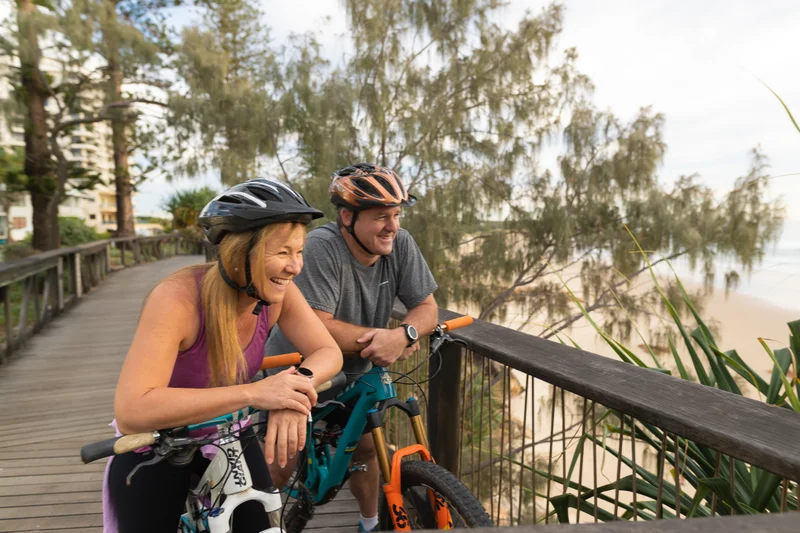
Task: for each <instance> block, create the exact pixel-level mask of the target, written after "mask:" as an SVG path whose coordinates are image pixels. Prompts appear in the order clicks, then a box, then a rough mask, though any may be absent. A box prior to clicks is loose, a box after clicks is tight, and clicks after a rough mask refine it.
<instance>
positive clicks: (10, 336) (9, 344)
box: [0, 285, 14, 363]
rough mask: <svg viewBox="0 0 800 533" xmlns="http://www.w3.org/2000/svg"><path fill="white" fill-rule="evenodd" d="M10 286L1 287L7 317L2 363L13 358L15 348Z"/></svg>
mask: <svg viewBox="0 0 800 533" xmlns="http://www.w3.org/2000/svg"><path fill="white" fill-rule="evenodd" d="M8 287H9V286H8V285H6V286H4V287H0V291H2V293H3V308H4V312H5V316H6V353H5V355H0V363H5V362H6V360H8V359H10V358H11V350H12V349H13V347H14V325H13V324H12V323H11V296H10V294H9V293H10V292H11V291H9V290H8Z"/></svg>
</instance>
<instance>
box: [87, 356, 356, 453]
mask: <svg viewBox="0 0 800 533" xmlns="http://www.w3.org/2000/svg"><path fill="white" fill-rule="evenodd" d="M284 355H287V356H295V355H299V354H284ZM278 357H281V356H278ZM346 381H347V376H346V375H345V373H344V372H339V373H338V374H336V375H335V376H333V377H332V378H331V379H329V380H328V381H326V382H325V383H322V384H321V385H319V386H318V387H315V389H316V391H317V392H325V391H326V390H328V389H331V388H333V387H338V386H340V385H343V384H344V383H345V382H346ZM245 409H248V408H245ZM246 414H247V413H245V415H246ZM245 415H242V416H245ZM214 420H216V419H214ZM159 436H160V435H159V433H158V432H157V431H151V432H149V433H134V434H132V435H123V436H121V437H114V438H111V439H106V440H102V441H99V442H93V443H91V444H87V445H85V446H84V447H82V448H81V460H82V461H83V462H84V463H91V462H92V461H97V460H98V459H102V458H104V457H110V456H112V455H119V454H123V453H128V452H132V451H134V450H138V449H139V448H144V447H145V446H152V445H153V444H155V443H156V441H157V440H158V438H159Z"/></svg>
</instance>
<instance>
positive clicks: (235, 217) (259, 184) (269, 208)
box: [197, 178, 323, 245]
mask: <svg viewBox="0 0 800 533" xmlns="http://www.w3.org/2000/svg"><path fill="white" fill-rule="evenodd" d="M322 216H323V213H322V211H320V210H318V209H314V208H313V207H311V206H310V205H309V204H308V202H307V201H306V199H305V198H303V196H302V195H301V194H300V193H298V192H296V191H294V190H292V188H291V187H289V186H288V185H286V184H284V183H281V182H279V181H275V180H271V179H267V178H257V179H253V180H250V181H246V182H244V183H240V184H238V185H234V186H233V187H231V188H230V189H228V190H227V191H225V192H223V193H222V194H220V195H219V196H217V197H216V198H214V199H213V200H211V201H210V202H209V203H208V204H207V205H206V206H205V207H204V208H203V210H202V211H201V212H200V216H199V217H198V219H197V223H198V224H199V225H200V227H202V228H203V231H204V232H205V235H206V238H207V239H208V241H209V242H210V243H211V244H214V245H217V244H219V243H220V242H221V241H222V238H223V237H224V236H225V235H226V234H228V233H242V232H245V231H252V230H255V229H259V228H263V227H264V226H267V225H269V224H277V223H279V222H301V223H303V224H308V223H309V222H311V221H312V220H314V219H316V218H320V217H322Z"/></svg>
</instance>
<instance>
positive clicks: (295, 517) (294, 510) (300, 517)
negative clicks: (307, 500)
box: [283, 501, 311, 533]
mask: <svg viewBox="0 0 800 533" xmlns="http://www.w3.org/2000/svg"><path fill="white" fill-rule="evenodd" d="M310 519H311V516H310V515H309V513H308V509H307V508H306V506H305V505H303V504H302V503H300V501H295V502H294V504H292V506H291V507H290V508H289V510H288V511H287V512H286V517H285V518H284V520H283V521H284V526H285V527H286V533H300V532H301V531H303V530H304V529H305V528H306V525H307V524H308V521H309V520H310Z"/></svg>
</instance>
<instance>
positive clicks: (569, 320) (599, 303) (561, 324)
mask: <svg viewBox="0 0 800 533" xmlns="http://www.w3.org/2000/svg"><path fill="white" fill-rule="evenodd" d="M687 253H689V251H688V250H681V251H680V252H676V253H674V254H672V255H670V256H667V257H662V258H661V259H658V260H657V261H654V262H652V263H650V264H649V265H645V266H643V267H642V268H640V269H639V270H637V271H636V272H634V273H633V274H631V275H630V276H628V277H627V279H623V280H621V281H618V282H617V283H615V284H614V285H612V286H611V287H609V288H608V289H606V290H604V291H603V292H602V293H600V296H598V297H597V299H596V300H595V302H594V303H593V304H592V305H590V306H588V307H586V308H585V309H586V312H587V313H589V312H592V311H595V310H597V309H600V308H602V307H611V305H610V304H608V305H607V304H606V303H605V299H606V298H607V297H608V296H609V295H610V294H611V292H612V291H613V292H616V290H617V288H619V287H621V286H623V285H625V284H626V283H629V282H630V280H632V279H633V278H635V277H637V276H638V275H639V274H642V273H643V272H645V271H646V270H649V269H650V268H651V267H654V266H656V265H657V264H659V263H663V262H664V261H669V260H671V259H676V258H678V257H680V256H682V255H685V254H687ZM581 318H583V313H577V314H575V315H572V316H570V317H566V318H563V319H561V320H559V321H558V322H556V323H555V324H551V325H550V327H549V328H548V329H547V330H546V331H547V333H545V332H544V331H543V332H541V333H540V334H539V336H540V337H541V338H543V339H549V338H550V337H552V336H553V335H555V334H556V333H558V332H559V331H562V330H564V329H566V328H568V327H569V326H571V325H572V324H573V323H575V322H577V321H578V320H580V319H581Z"/></svg>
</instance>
